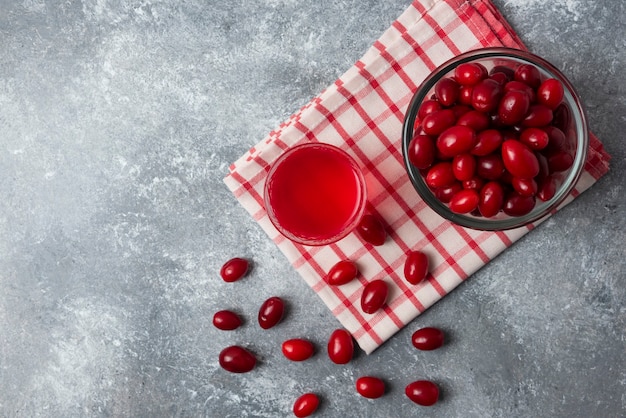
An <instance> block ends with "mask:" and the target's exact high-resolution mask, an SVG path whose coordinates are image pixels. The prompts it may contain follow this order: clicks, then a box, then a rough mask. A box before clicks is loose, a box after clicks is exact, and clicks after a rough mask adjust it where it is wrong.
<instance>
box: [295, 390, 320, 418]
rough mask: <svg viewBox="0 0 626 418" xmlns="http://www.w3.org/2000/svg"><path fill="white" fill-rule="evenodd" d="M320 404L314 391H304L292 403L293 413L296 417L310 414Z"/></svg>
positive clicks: (300, 417) (301, 417) (299, 417)
mask: <svg viewBox="0 0 626 418" xmlns="http://www.w3.org/2000/svg"><path fill="white" fill-rule="evenodd" d="M319 404H320V399H319V397H318V396H317V395H316V394H315V393H305V394H304V395H302V396H300V397H299V398H298V399H296V401H295V402H294V403H293V414H294V415H295V416H296V417H298V418H303V417H308V416H310V415H312V414H313V413H314V412H315V411H316V410H317V407H318V406H319Z"/></svg>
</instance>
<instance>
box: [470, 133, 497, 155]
mask: <svg viewBox="0 0 626 418" xmlns="http://www.w3.org/2000/svg"><path fill="white" fill-rule="evenodd" d="M476 139H477V141H476V145H474V148H472V151H471V152H472V154H473V155H477V156H481V157H484V156H485V155H489V154H491V153H492V152H495V151H496V150H498V149H499V148H500V146H501V145H502V141H503V136H502V133H501V132H500V131H498V130H496V129H485V130H483V131H481V132H479V133H478V134H477V135H476Z"/></svg>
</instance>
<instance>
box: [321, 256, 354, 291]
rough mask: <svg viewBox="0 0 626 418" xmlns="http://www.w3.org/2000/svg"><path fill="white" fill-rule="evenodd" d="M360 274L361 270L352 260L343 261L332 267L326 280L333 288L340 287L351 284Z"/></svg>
mask: <svg viewBox="0 0 626 418" xmlns="http://www.w3.org/2000/svg"><path fill="white" fill-rule="evenodd" d="M358 274H359V270H358V268H357V266H356V264H354V263H353V262H352V261H350V260H341V261H339V262H338V263H337V264H335V265H334V266H332V267H331V269H330V271H329V272H328V274H327V275H326V277H325V280H326V283H328V284H329V285H331V286H340V285H342V284H346V283H349V282H351V281H352V280H354V279H355V278H356V276H357V275H358Z"/></svg>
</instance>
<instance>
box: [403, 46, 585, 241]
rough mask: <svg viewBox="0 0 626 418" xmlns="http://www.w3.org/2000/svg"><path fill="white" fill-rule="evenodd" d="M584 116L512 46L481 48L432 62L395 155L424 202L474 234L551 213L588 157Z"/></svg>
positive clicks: (540, 64)
mask: <svg viewBox="0 0 626 418" xmlns="http://www.w3.org/2000/svg"><path fill="white" fill-rule="evenodd" d="M588 145H589V136H588V128H587V122H586V118H585V112H584V110H583V107H582V104H581V102H580V99H579V97H578V95H577V94H576V92H575V90H574V88H573V86H572V85H571V83H570V82H569V81H568V80H567V78H566V77H565V76H564V75H563V74H562V73H561V72H560V71H559V70H558V69H557V68H555V67H554V66H553V65H551V64H550V63H548V62H547V61H546V60H544V59H542V58H540V57H538V56H536V55H534V54H531V53H528V52H525V51H520V50H516V49H509V48H485V49H478V50H474V51H470V52H467V53H464V54H462V55H459V56H457V57H455V58H453V59H451V60H449V61H447V62H446V63H444V64H442V65H441V66H440V67H438V68H437V69H436V70H435V71H434V72H433V73H431V74H430V75H429V76H428V77H427V78H426V79H425V80H424V82H423V83H422V84H421V86H420V87H419V88H418V90H417V92H416V93H415V95H414V96H413V99H412V100H411V103H410V104H409V107H408V109H407V112H406V115H405V120H404V125H403V130H402V153H403V157H404V163H405V166H406V169H407V172H408V175H409V177H410V179H411V182H412V183H413V186H414V187H415V189H416V190H417V192H418V193H419V195H420V196H421V197H422V199H423V200H424V201H425V202H426V204H428V206H430V208H432V209H433V210H434V211H435V212H437V213H438V214H439V215H441V216H442V217H444V218H446V219H448V220H449V221H451V222H454V223H456V224H458V225H461V226H464V227H469V228H473V229H479V230H489V231H495V230H506V229H511V228H517V227H520V226H523V225H526V224H529V223H532V222H534V221H537V220H539V219H541V218H543V217H545V216H546V215H548V214H550V213H552V212H554V211H555V210H556V208H557V207H558V205H559V204H560V203H562V202H563V200H564V199H565V198H566V197H567V196H568V194H569V193H570V192H571V191H572V189H573V187H574V185H575V183H576V181H577V180H578V178H579V176H580V174H581V172H582V170H583V166H584V163H585V158H586V154H587V148H588Z"/></svg>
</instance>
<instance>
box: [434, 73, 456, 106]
mask: <svg viewBox="0 0 626 418" xmlns="http://www.w3.org/2000/svg"><path fill="white" fill-rule="evenodd" d="M435 96H436V97H437V100H439V103H441V104H442V105H444V106H452V105H453V104H454V103H455V102H456V100H457V99H458V97H459V83H457V82H456V81H454V80H453V79H451V78H442V79H441V80H439V81H438V82H437V84H436V85H435Z"/></svg>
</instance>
